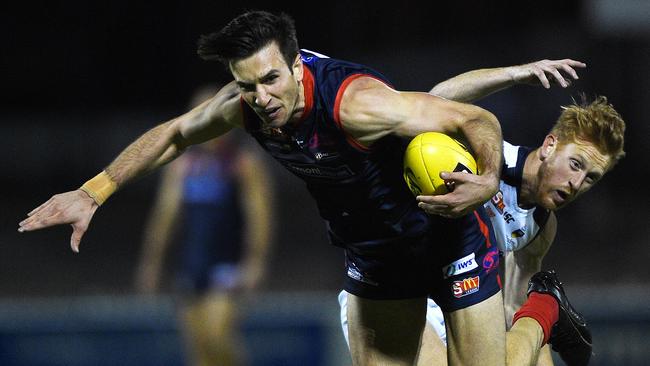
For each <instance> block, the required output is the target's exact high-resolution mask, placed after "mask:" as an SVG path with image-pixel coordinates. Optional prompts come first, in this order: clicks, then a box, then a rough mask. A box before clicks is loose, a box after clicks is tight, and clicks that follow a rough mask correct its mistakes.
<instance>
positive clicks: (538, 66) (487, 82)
mask: <svg viewBox="0 0 650 366" xmlns="http://www.w3.org/2000/svg"><path fill="white" fill-rule="evenodd" d="M586 66H587V65H586V64H584V63H582V62H580V61H575V60H571V59H564V60H542V61H537V62H532V63H529V64H524V65H516V66H508V67H498V68H491V69H480V70H473V71H469V72H466V73H463V74H460V75H458V76H455V77H453V78H451V79H448V80H445V81H443V82H441V83H439V84H437V85H436V86H434V87H433V89H431V91H429V93H431V94H433V95H437V96H440V97H443V98H447V99H451V100H455V101H458V102H466V103H469V102H473V101H476V100H478V99H481V98H484V97H486V96H488V95H490V94H492V93H495V92H498V91H500V90H503V89H506V88H509V87H511V86H513V85H515V84H532V85H542V86H543V87H545V88H547V89H548V88H550V86H551V83H553V82H554V83H556V84H559V85H560V86H561V87H563V88H566V87H568V86H569V85H571V79H578V74H577V73H576V71H575V68H584V67H586ZM563 74H566V75H563Z"/></svg>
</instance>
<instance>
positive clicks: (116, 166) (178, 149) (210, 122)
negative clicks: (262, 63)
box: [105, 83, 241, 187]
mask: <svg viewBox="0 0 650 366" xmlns="http://www.w3.org/2000/svg"><path fill="white" fill-rule="evenodd" d="M236 90H237V88H236V87H235V85H234V84H233V83H231V84H228V85H227V86H225V87H224V88H223V89H221V91H219V93H217V95H216V96H214V97H213V98H212V99H210V100H208V101H206V102H204V103H202V104H200V105H199V106H198V107H196V108H194V109H192V110H191V111H189V112H187V113H185V114H184V115H182V116H180V117H177V118H175V119H173V120H171V121H168V122H165V123H163V124H161V125H158V126H157V127H154V128H152V129H151V130H149V131H148V132H146V133H145V134H144V135H142V136H140V138H138V139H137V140H136V141H135V142H133V143H132V144H131V145H129V146H128V147H127V148H126V149H124V150H123V151H122V152H121V153H120V154H119V155H118V157H117V158H116V159H115V160H114V161H113V162H112V163H111V164H110V165H109V166H108V167H106V169H105V171H106V173H108V175H109V176H110V177H111V179H113V181H114V182H115V183H116V184H117V186H118V187H120V186H122V185H124V184H126V183H127V182H129V181H132V180H134V179H137V178H139V177H141V176H143V175H145V174H146V173H148V172H150V171H152V170H155V169H157V168H158V167H160V166H161V165H163V164H166V163H168V162H169V161H171V160H173V159H175V158H176V157H177V156H179V155H180V154H181V153H182V152H183V150H184V149H185V148H186V147H188V146H190V145H194V144H198V143H201V142H205V141H207V140H209V139H212V138H214V137H218V136H220V135H222V134H224V133H226V132H228V131H229V130H230V129H232V128H233V127H234V126H235V125H237V124H239V123H241V121H240V119H241V116H240V109H239V94H238V93H237V91H236Z"/></svg>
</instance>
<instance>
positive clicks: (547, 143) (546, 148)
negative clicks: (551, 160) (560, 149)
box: [541, 134, 558, 160]
mask: <svg viewBox="0 0 650 366" xmlns="http://www.w3.org/2000/svg"><path fill="white" fill-rule="evenodd" d="M557 144H558V140H557V136H555V135H553V134H548V135H546V137H545V138H544V143H543V144H542V149H541V154H542V160H543V159H546V158H548V157H549V156H551V155H553V152H554V151H555V149H556V148H557Z"/></svg>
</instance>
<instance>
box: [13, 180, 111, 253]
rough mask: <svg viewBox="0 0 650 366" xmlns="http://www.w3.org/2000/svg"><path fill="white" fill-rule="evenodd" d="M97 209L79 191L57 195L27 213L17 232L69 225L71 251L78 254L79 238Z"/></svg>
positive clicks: (93, 202)
mask: <svg viewBox="0 0 650 366" xmlns="http://www.w3.org/2000/svg"><path fill="white" fill-rule="evenodd" d="M97 207H99V206H98V205H97V203H96V202H95V201H94V200H93V199H92V198H91V197H90V196H89V195H88V194H87V193H86V192H84V191H82V190H81V189H77V190H75V191H70V192H66V193H61V194H57V195H54V196H52V198H50V199H49V200H48V201H47V202H45V203H43V204H42V205H40V206H38V207H36V208H35V209H33V210H32V211H31V212H30V213H28V214H27V216H28V217H27V218H26V219H25V220H23V221H21V222H20V223H19V224H18V225H19V228H18V231H19V232H21V233H22V232H25V231H34V230H39V229H43V228H46V227H50V226H55V225H62V224H70V225H71V226H72V237H71V238H70V247H71V248H72V251H74V252H75V253H78V252H79V243H80V242H81V237H82V236H83V235H84V233H85V232H86V230H87V229H88V225H89V224H90V220H91V219H92V217H93V215H94V214H95V211H96V210H97Z"/></svg>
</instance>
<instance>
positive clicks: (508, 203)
mask: <svg viewBox="0 0 650 366" xmlns="http://www.w3.org/2000/svg"><path fill="white" fill-rule="evenodd" d="M532 151H533V149H531V148H529V147H524V146H513V145H511V144H509V143H508V142H506V141H504V142H503V159H504V162H503V168H502V171H501V182H500V183H499V192H497V194H496V195H495V196H494V197H492V199H491V200H490V201H488V202H487V203H485V205H484V207H485V209H486V211H487V213H488V216H489V217H490V220H491V221H492V226H493V227H494V232H495V236H496V238H497V245H498V246H499V250H500V251H501V252H508V251H515V250H519V249H522V248H523V247H525V246H526V245H528V244H529V243H530V242H531V241H533V239H535V237H536V236H537V235H538V234H539V232H540V229H541V228H542V227H544V225H545V224H546V221H547V220H548V217H549V211H548V210H546V209H544V208H542V207H538V206H533V207H532V208H522V207H519V204H518V199H517V198H518V193H519V189H520V188H521V180H522V176H523V171H524V163H525V162H526V157H528V155H529V154H530V153H531V152H532Z"/></svg>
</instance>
